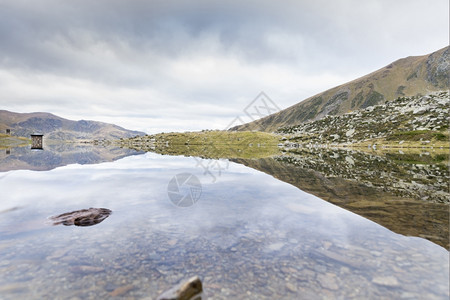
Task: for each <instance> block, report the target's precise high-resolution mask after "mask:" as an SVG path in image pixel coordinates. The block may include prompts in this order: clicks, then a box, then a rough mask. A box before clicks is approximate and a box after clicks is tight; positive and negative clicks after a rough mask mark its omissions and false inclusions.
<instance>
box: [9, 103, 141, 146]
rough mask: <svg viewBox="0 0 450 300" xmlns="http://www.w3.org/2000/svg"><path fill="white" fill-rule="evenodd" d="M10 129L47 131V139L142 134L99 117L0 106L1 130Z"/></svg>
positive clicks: (25, 132) (19, 132)
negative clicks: (64, 115)
mask: <svg viewBox="0 0 450 300" xmlns="http://www.w3.org/2000/svg"><path fill="white" fill-rule="evenodd" d="M7 129H10V134H11V135H13V136H22V137H29V136H30V134H32V133H34V132H41V133H43V134H44V136H45V139H46V140H65V141H74V140H94V139H118V138H128V137H133V136H136V135H143V134H144V133H143V132H139V131H132V130H127V129H125V128H122V127H119V126H117V125H113V124H108V123H102V122H96V121H86V120H80V121H71V120H67V119H64V118H61V117H58V116H55V115H53V114H50V113H44V112H36V113H15V112H10V111H7V110H0V132H1V133H6V130H7Z"/></svg>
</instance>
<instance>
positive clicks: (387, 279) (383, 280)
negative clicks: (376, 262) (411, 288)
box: [372, 276, 399, 287]
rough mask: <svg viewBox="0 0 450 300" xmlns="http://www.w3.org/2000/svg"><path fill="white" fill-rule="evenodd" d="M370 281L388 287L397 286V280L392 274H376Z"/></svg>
mask: <svg viewBox="0 0 450 300" xmlns="http://www.w3.org/2000/svg"><path fill="white" fill-rule="evenodd" d="M372 282H373V283H375V284H378V285H384V286H389V287H396V286H399V283H398V280H397V278H395V277H394V276H377V277H374V278H373V279H372Z"/></svg>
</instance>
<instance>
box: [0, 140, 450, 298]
mask: <svg viewBox="0 0 450 300" xmlns="http://www.w3.org/2000/svg"><path fill="white" fill-rule="evenodd" d="M297 155H299V154H298V153H297ZM302 157H307V155H306V154H303V156H302ZM321 157H323V155H321ZM0 158H1V161H0V165H1V166H2V169H1V170H2V172H1V173H0V190H1V195H2V201H1V202H0V273H1V274H2V276H1V277H0V298H1V299H88V298H89V299H104V298H108V297H118V298H121V297H122V298H127V299H154V298H156V297H157V296H158V295H159V294H161V293H162V292H163V291H165V290H167V289H168V288H170V287H172V286H173V285H174V284H176V283H178V282H180V281H182V280H186V279H188V278H189V277H191V276H193V275H198V276H199V277H200V278H201V279H202V282H203V289H204V296H205V298H206V299H352V298H353V299H417V298H420V299H448V297H449V251H448V250H447V249H446V247H445V245H446V242H445V241H444V240H442V239H439V237H437V238H435V240H436V241H437V242H436V241H435V242H433V238H432V237H431V238H430V237H427V238H428V239H426V238H424V237H420V234H417V235H416V236H408V234H400V233H398V232H399V231H398V230H396V228H392V229H388V227H389V225H388V224H383V222H382V221H380V222H378V219H376V218H375V221H377V222H374V221H373V220H374V219H370V218H371V217H372V215H373V214H368V215H365V217H363V216H362V215H364V214H363V213H358V214H356V213H354V212H352V210H351V209H350V208H351V206H352V205H349V206H348V207H347V208H346V209H344V208H342V207H340V206H337V205H335V204H333V203H332V201H325V200H323V199H326V198H327V197H328V196H327V194H326V193H325V192H323V191H322V190H319V191H318V188H311V185H308V186H306V185H305V183H304V182H305V181H306V178H319V177H320V176H318V175H317V171H314V170H312V171H311V172H312V173H314V172H315V173H314V174H316V177H312V176H310V175H305V174H309V173H301V172H300V170H299V169H298V168H303V169H305V168H306V166H305V165H304V164H303V165H300V166H299V164H297V165H295V164H292V161H291V162H288V163H287V162H283V161H282V160H283V159H276V158H268V159H262V160H261V159H260V160H251V159H247V160H242V159H233V160H226V159H220V160H214V159H202V158H193V157H183V156H168V155H160V154H156V153H150V152H149V153H143V152H135V151H132V150H126V149H119V148H113V147H112V148H105V147H93V146H70V147H69V146H53V147H50V148H48V149H47V148H46V149H45V150H43V151H33V152H32V151H30V150H29V149H27V148H14V149H11V150H9V153H7V154H5V153H3V154H2V156H0ZM353 160H354V159H353ZM307 161H309V162H311V161H313V160H312V159H308V160H307ZM344 161H345V158H344ZM347 161H348V159H347ZM289 163H290V164H289ZM280 164H281V165H280ZM279 166H285V167H284V168H280V167H279ZM270 170H272V171H270ZM274 170H276V171H274ZM333 172H334V171H333ZM312 173H311V174H312ZM352 174H357V172H356V171H355V172H354V173H352ZM446 176H447V175H446V174H444V175H443V177H442V179H443V180H446ZM337 177H339V178H345V176H344V175H342V174H341V175H339V176H337ZM289 178H291V179H289ZM292 178H294V179H292ZM296 178H297V179H296ZM298 178H305V180H298ZM358 178H359V179H358V182H360V183H361V184H362V183H364V182H365V181H364V180H367V178H366V179H364V178H361V177H358ZM323 180H325V179H323ZM346 180H350V181H352V180H353V181H354V179H352V178H347V179H346ZM302 182H303V183H302ZM403 182H406V180H403ZM339 184H340V185H339V186H340V187H341V189H342V190H347V188H346V186H345V185H343V183H339ZM373 185H375V186H376V185H377V183H374V184H373ZM317 186H331V188H329V189H328V190H331V191H332V192H331V194H332V193H333V191H334V193H335V194H336V191H337V190H336V186H338V185H337V183H330V184H329V185H328V183H327V184H325V185H324V184H317ZM313 187H314V186H313ZM385 189H386V191H385V192H386V193H388V192H389V193H391V192H392V191H390V190H389V188H385ZM362 190H363V189H362V188H361V187H359V189H358V191H362ZM368 191H369V192H368V193H366V196H365V195H364V194H362V193H360V194H359V195H358V201H362V200H361V199H364V198H366V199H372V198H377V197H380V195H384V194H376V190H370V189H369V190H368ZM341 193H343V192H341ZM370 193H372V195H369V194H370ZM373 193H375V194H373ZM313 194H317V195H320V196H321V197H320V198H319V197H318V196H315V195H313ZM391 194H392V193H391ZM429 194H430V195H431V196H430V195H428V194H427V195H428V197H432V195H434V194H436V193H434V194H433V193H432V192H430V193H429ZM438 194H439V193H438ZM377 195H378V196H377ZM397 196H398V197H401V196H402V195H401V194H399V195H397ZM330 197H331V196H330ZM403 197H412V195H403ZM436 197H437V196H436ZM341 198H343V199H344V198H345V196H342V197H341ZM333 199H338V198H337V197H334V198H333ZM349 199H350V198H349ZM351 199H353V198H351ZM405 199H410V198H405ZM327 200H330V199H327ZM409 201H413V200H409ZM341 202H345V201H341ZM348 202H350V204H351V203H353V204H354V203H359V205H353V206H354V207H357V208H358V209H361V202H355V201H353V200H352V201H348ZM411 203H412V202H411ZM336 204H342V203H336ZM347 204H349V203H347ZM435 205H437V206H436V207H437V208H436V209H439V210H440V211H441V212H442V211H444V212H445V209H447V211H448V205H447V204H442V203H435ZM446 205H447V206H446ZM366 206H367V205H366ZM404 206H405V207H406V206H408V201H406V204H405V203H404ZM89 208H106V209H109V210H111V212H112V213H111V214H110V215H109V216H106V217H105V218H104V219H102V220H99V221H100V222H98V223H96V224H89V225H92V226H69V225H70V224H67V226H64V225H63V224H59V225H55V224H54V223H55V222H53V221H52V219H51V217H52V216H58V215H61V214H64V213H68V212H73V211H78V210H82V209H89ZM395 208H396V209H401V208H400V207H399V206H395ZM433 208H435V207H434V206H433ZM388 209H389V207H388V208H387V209H386V214H387V215H390V216H392V214H390V213H391V212H390V211H388ZM391 209H392V208H391ZM378 214H379V215H380V214H381V215H383V214H382V213H380V212H378ZM438 215H440V214H438ZM432 220H433V218H430V221H429V222H431V221H432ZM434 221H435V223H436V224H435V225H431V227H433V226H434V227H436V226H437V227H439V226H441V227H445V222H447V227H448V215H447V220H445V217H444V219H443V220H434ZM391 222H392V221H391ZM394 223H395V222H394ZM380 224H383V226H382V225H380ZM442 224H443V225H442ZM447 230H448V229H447ZM441 231H442V230H441ZM441 231H439V230H438V231H437V232H438V233H434V235H439V232H441ZM447 232H448V231H447ZM447 241H448V239H447Z"/></svg>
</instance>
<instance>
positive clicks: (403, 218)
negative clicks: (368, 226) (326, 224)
mask: <svg viewBox="0 0 450 300" xmlns="http://www.w3.org/2000/svg"><path fill="white" fill-rule="evenodd" d="M232 161H234V162H237V163H241V164H244V165H246V166H248V167H251V168H253V169H256V170H260V171H262V172H265V173H267V174H270V175H272V176H274V177H275V178H277V179H280V180H282V181H284V182H287V183H290V184H292V185H294V186H296V187H298V188H299V189H301V190H303V191H305V192H308V193H311V194H313V195H315V196H317V197H319V198H322V199H324V200H326V201H328V202H331V203H333V204H335V205H338V206H340V207H342V208H345V209H347V210H350V211H352V212H354V213H356V214H358V215H361V216H363V217H365V218H368V219H370V220H372V221H374V222H376V223H378V224H380V225H382V226H384V227H386V228H388V229H390V230H392V231H395V232H397V233H400V234H403V235H407V236H418V237H423V238H426V239H428V240H430V241H433V242H434V243H436V244H438V245H441V246H443V247H445V248H446V249H449V213H448V212H449V205H448V201H449V199H450V194H449V191H448V181H449V174H448V169H447V166H446V163H447V162H448V154H437V155H430V154H429V153H424V154H421V153H415V154H401V153H386V154H384V155H381V154H379V153H365V152H361V151H348V150H343V149H340V150H338V149H308V148H303V149H296V150H294V151H292V152H289V153H287V154H283V155H281V156H278V157H275V158H262V159H256V160H252V159H232Z"/></svg>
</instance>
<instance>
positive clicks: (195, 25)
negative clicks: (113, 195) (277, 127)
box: [0, 0, 449, 133]
mask: <svg viewBox="0 0 450 300" xmlns="http://www.w3.org/2000/svg"><path fill="white" fill-rule="evenodd" d="M448 12H449V7H448V0H432V1H430V0H395V1H392V0H364V1H361V0H336V1H329V0H327V1H325V0H310V1H302V0H297V1H266V0H264V1H261V0H255V1H242V0H241V1H224V0H221V1H214V0H209V1H207V0H205V1H202V0H194V1H168V0H161V1H154V0H146V1H144V0H121V1H119V0H95V1H92V0H86V1H85V0H76V1H69V0H67V1H64V0H33V1H25V0H23V1H22V0H0V109H6V110H11V111H16V112H35V111H45V112H51V113H54V114H56V115H59V116H61V117H64V118H68V119H73V120H79V119H88V120H98V121H104V122H111V123H115V124H117V125H120V126H123V127H126V128H129V129H135V130H142V131H145V132H147V133H156V132H161V131H164V132H168V131H184V130H199V129H224V128H225V127H226V126H227V125H228V124H229V123H230V122H232V121H233V120H234V119H235V118H236V117H237V116H241V119H242V120H245V121H247V120H249V118H248V117H245V114H244V112H243V109H244V108H245V107H246V106H247V105H248V104H249V103H250V102H251V101H252V100H253V99H254V98H255V97H256V96H257V95H258V94H259V93H260V92H261V91H264V92H265V93H266V94H267V95H268V96H269V97H270V98H271V99H272V100H273V102H274V103H276V105H277V106H278V107H280V108H286V107H288V106H291V105H293V104H295V103H297V102H299V101H301V100H303V99H305V98H307V97H309V96H312V95H314V94H316V93H319V92H322V91H324V90H326V89H329V88H332V87H334V86H336V85H339V84H343V83H345V82H347V81H350V80H352V79H356V78H357V77H360V76H362V75H365V74H367V73H369V72H372V71H374V70H376V69H379V68H381V67H384V66H385V65H387V64H389V63H390V62H392V61H394V60H397V59H399V58H402V57H406V56H411V55H424V54H428V53H431V52H434V51H436V50H438V49H441V48H443V47H445V46H447V45H448V37H449V31H448V28H449V15H448Z"/></svg>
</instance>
